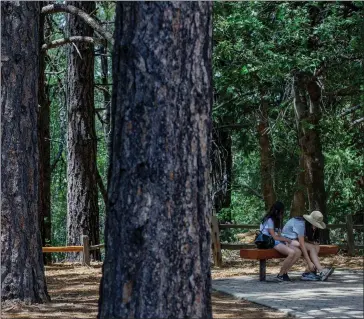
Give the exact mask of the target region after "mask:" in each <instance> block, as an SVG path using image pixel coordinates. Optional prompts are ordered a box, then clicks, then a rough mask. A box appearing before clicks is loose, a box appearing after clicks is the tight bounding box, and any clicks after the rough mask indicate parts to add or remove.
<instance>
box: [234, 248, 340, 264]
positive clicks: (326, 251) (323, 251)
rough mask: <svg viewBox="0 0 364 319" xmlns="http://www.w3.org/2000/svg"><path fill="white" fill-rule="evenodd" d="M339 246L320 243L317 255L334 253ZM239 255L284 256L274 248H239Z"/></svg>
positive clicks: (246, 257) (248, 256)
mask: <svg viewBox="0 0 364 319" xmlns="http://www.w3.org/2000/svg"><path fill="white" fill-rule="evenodd" d="M338 251H339V247H338V246H336V245H320V252H319V256H326V255H336V254H337V253H338ZM240 257H241V258H243V259H256V260H260V259H273V258H286V256H284V255H282V254H280V253H279V252H278V251H276V250H275V249H274V248H271V249H257V248H253V249H240Z"/></svg>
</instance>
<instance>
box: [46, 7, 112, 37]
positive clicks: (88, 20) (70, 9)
mask: <svg viewBox="0 0 364 319" xmlns="http://www.w3.org/2000/svg"><path fill="white" fill-rule="evenodd" d="M59 12H67V13H71V14H74V15H77V16H78V17H80V18H81V19H82V20H83V21H84V22H85V23H87V24H88V25H89V26H90V27H91V28H93V29H94V30H95V31H96V32H98V33H99V34H100V35H102V36H103V37H104V38H105V39H107V40H108V41H109V42H110V43H111V44H114V39H113V36H112V34H111V33H109V32H108V31H106V30H104V28H103V27H102V26H101V25H100V24H99V23H97V22H96V21H95V20H94V19H93V18H92V17H91V16H90V15H88V14H87V13H86V12H84V11H82V10H81V9H79V8H76V7H74V6H71V5H65V4H61V3H55V4H50V5H48V6H45V7H43V8H42V14H53V13H59Z"/></svg>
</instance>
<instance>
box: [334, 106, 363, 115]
mask: <svg viewBox="0 0 364 319" xmlns="http://www.w3.org/2000/svg"><path fill="white" fill-rule="evenodd" d="M360 107H361V105H360V104H358V105H356V106H353V107H351V108H349V109H346V110H345V111H344V112H341V113H340V114H339V116H345V115H348V114H350V113H353V112H354V111H356V110H357V109H360Z"/></svg>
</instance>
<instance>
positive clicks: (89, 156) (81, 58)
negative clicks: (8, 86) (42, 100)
mask: <svg viewBox="0 0 364 319" xmlns="http://www.w3.org/2000/svg"><path fill="white" fill-rule="evenodd" d="M70 4H71V5H74V6H75V7H77V8H80V9H82V10H84V11H85V12H86V13H91V12H93V11H94V10H95V2H91V1H85V2H81V1H78V2H70ZM69 31H70V34H77V35H81V36H92V35H93V30H92V28H90V27H89V26H88V25H86V24H85V23H84V21H82V20H81V19H80V18H79V17H77V16H75V15H70V17H69ZM68 65H69V66H68V85H69V91H68V136H67V150H68V163H67V176H68V191H67V214H68V215H67V244H68V245H79V244H80V236H81V235H88V236H89V238H90V243H91V244H92V245H95V244H98V243H99V208H98V190H97V167H96V148H97V140H96V132H95V114H94V54H93V46H92V45H90V44H89V43H78V44H77V46H76V45H70V53H69V63H68ZM76 256H77V255H76V254H70V255H69V259H70V260H75V259H77V258H78V257H76ZM93 256H94V258H96V259H100V253H99V251H94V255H93Z"/></svg>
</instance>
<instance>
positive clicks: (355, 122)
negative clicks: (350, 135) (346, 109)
mask: <svg viewBox="0 0 364 319" xmlns="http://www.w3.org/2000/svg"><path fill="white" fill-rule="evenodd" d="M363 121H364V117H362V118H360V119H357V120H355V121H353V122H351V125H355V124H359V123H361V122H363Z"/></svg>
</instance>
